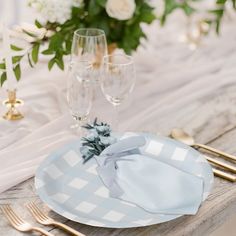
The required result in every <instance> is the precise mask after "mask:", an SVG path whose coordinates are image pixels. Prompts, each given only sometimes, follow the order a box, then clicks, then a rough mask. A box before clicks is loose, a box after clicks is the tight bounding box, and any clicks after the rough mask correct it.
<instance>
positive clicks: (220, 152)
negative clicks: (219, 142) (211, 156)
mask: <svg viewBox="0 0 236 236" xmlns="http://www.w3.org/2000/svg"><path fill="white" fill-rule="evenodd" d="M194 146H195V147H200V148H203V149H205V150H207V151H210V152H212V153H215V154H218V155H220V156H223V157H225V158H228V159H230V160H233V161H236V157H235V156H233V155H230V154H228V153H225V152H222V151H220V150H217V149H215V148H212V147H209V146H207V145H204V144H199V143H196V144H194Z"/></svg>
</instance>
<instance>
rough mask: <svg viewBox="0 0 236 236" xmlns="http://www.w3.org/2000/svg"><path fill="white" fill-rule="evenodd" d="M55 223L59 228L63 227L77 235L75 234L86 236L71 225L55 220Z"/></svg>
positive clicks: (76, 235)
mask: <svg viewBox="0 0 236 236" xmlns="http://www.w3.org/2000/svg"><path fill="white" fill-rule="evenodd" d="M53 225H55V226H57V227H58V228H61V229H63V230H65V231H66V232H67V233H70V234H72V235H75V236H85V235H84V234H82V233H80V232H78V231H76V230H74V229H72V228H71V227H69V226H67V225H65V224H63V223H60V222H53Z"/></svg>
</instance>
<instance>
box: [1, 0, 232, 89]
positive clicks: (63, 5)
mask: <svg viewBox="0 0 236 236" xmlns="http://www.w3.org/2000/svg"><path fill="white" fill-rule="evenodd" d="M200 1H204V0H159V2H160V3H162V4H160V8H161V10H159V12H161V13H160V15H159V16H156V15H155V14H154V12H155V11H154V7H153V6H152V5H151V3H152V1H150V0H28V4H29V6H30V7H31V8H33V9H35V10H36V11H37V12H38V13H40V15H41V17H40V19H36V20H35V24H34V25H22V26H21V27H18V28H17V29H16V31H17V37H21V38H23V39H24V40H26V41H27V42H28V43H29V48H27V49H24V50H23V49H22V48H21V47H19V46H16V45H12V50H14V51H16V53H18V54H17V55H15V56H14V57H13V64H14V72H15V76H16V79H17V80H19V79H20V77H21V67H20V62H21V61H22V59H24V58H26V59H27V60H28V63H29V65H30V66H31V67H34V66H35V64H37V62H38V57H39V54H44V55H48V56H49V62H48V69H49V70H51V69H52V67H53V66H54V65H57V66H58V67H59V68H60V69H62V70H63V69H64V57H65V56H67V55H69V54H70V53H71V45H72V36H73V32H74V31H75V30H76V29H78V28H85V27H86V28H87V27H92V28H100V29H103V30H104V31H105V33H106V36H107V41H108V45H110V47H113V48H114V47H118V48H121V49H123V50H124V51H125V52H126V53H128V54H130V53H131V52H132V51H135V50H136V49H137V47H138V46H139V45H140V44H141V39H142V38H146V35H145V33H144V32H143V30H142V24H143V23H144V24H150V23H152V22H153V21H154V20H155V19H157V20H159V21H160V23H161V24H162V25H163V24H164V23H165V22H166V19H167V18H168V16H169V15H171V14H172V13H173V12H174V11H175V10H177V9H181V10H182V11H183V12H184V13H185V14H186V15H188V16H190V15H191V14H193V13H195V12H197V9H196V7H195V5H196V3H197V2H200ZM213 1H215V7H213V9H212V10H208V9H207V10H206V11H207V12H208V13H209V17H207V18H206V19H203V20H204V21H205V22H206V23H207V24H209V26H214V28H215V29H216V31H217V32H219V28H220V23H221V20H222V18H223V16H224V13H225V9H226V5H227V4H231V5H232V7H233V8H234V9H236V0H213ZM153 3H155V1H153ZM157 7H158V6H157ZM43 45H44V46H43ZM45 47H46V48H45ZM6 79H7V76H6V71H5V62H4V61H3V62H2V63H0V85H1V86H2V85H3V83H4V82H5V81H6Z"/></svg>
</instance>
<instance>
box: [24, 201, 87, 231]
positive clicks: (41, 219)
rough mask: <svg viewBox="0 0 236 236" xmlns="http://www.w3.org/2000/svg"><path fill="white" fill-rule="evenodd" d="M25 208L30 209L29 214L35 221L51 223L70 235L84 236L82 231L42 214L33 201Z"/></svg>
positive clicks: (44, 223) (43, 223) (45, 223)
mask: <svg viewBox="0 0 236 236" xmlns="http://www.w3.org/2000/svg"><path fill="white" fill-rule="evenodd" d="M26 206H27V208H28V209H29V210H30V212H31V214H32V215H33V217H34V218H35V219H36V221H37V222H38V223H40V224H42V225H53V226H56V227H58V228H60V229H63V230H65V231H66V232H68V233H70V234H72V235H76V236H85V235H84V234H82V233H79V232H78V231H76V230H74V229H72V228H71V227H69V226H67V225H65V224H63V223H60V222H57V221H55V220H53V219H52V218H50V217H49V216H47V215H46V214H44V213H43V212H42V211H41V210H40V209H39V207H37V205H36V204H35V203H33V202H30V203H28V204H27V205H26Z"/></svg>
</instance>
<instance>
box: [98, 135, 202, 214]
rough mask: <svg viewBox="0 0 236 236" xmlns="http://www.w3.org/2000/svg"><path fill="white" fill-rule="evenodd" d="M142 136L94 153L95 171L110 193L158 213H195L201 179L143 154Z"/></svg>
mask: <svg viewBox="0 0 236 236" xmlns="http://www.w3.org/2000/svg"><path fill="white" fill-rule="evenodd" d="M145 143H146V140H145V138H144V137H142V136H138V137H130V138H126V139H123V140H120V141H118V142H117V143H115V144H113V145H111V146H109V147H108V148H106V149H105V150H104V151H103V152H102V154H101V155H100V156H98V157H96V160H97V162H98V167H97V171H98V174H99V176H100V178H101V179H102V181H103V183H104V185H105V186H106V187H107V188H108V189H109V193H110V196H111V197H114V198H118V199H121V200H124V201H127V202H130V203H134V204H136V205H137V206H139V207H141V208H143V209H144V210H146V211H148V212H150V213H158V214H181V215H193V214H196V212H197V211H198V208H199V206H200V204H201V202H202V195H203V180H202V178H200V177H197V176H194V175H191V174H188V173H186V172H184V171H182V170H179V169H177V168H175V167H172V166H170V165H168V164H165V163H163V162H161V161H158V160H157V159H154V158H152V157H149V156H144V155H142V154H141V153H140V151H139V147H142V146H144V145H145Z"/></svg>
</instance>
